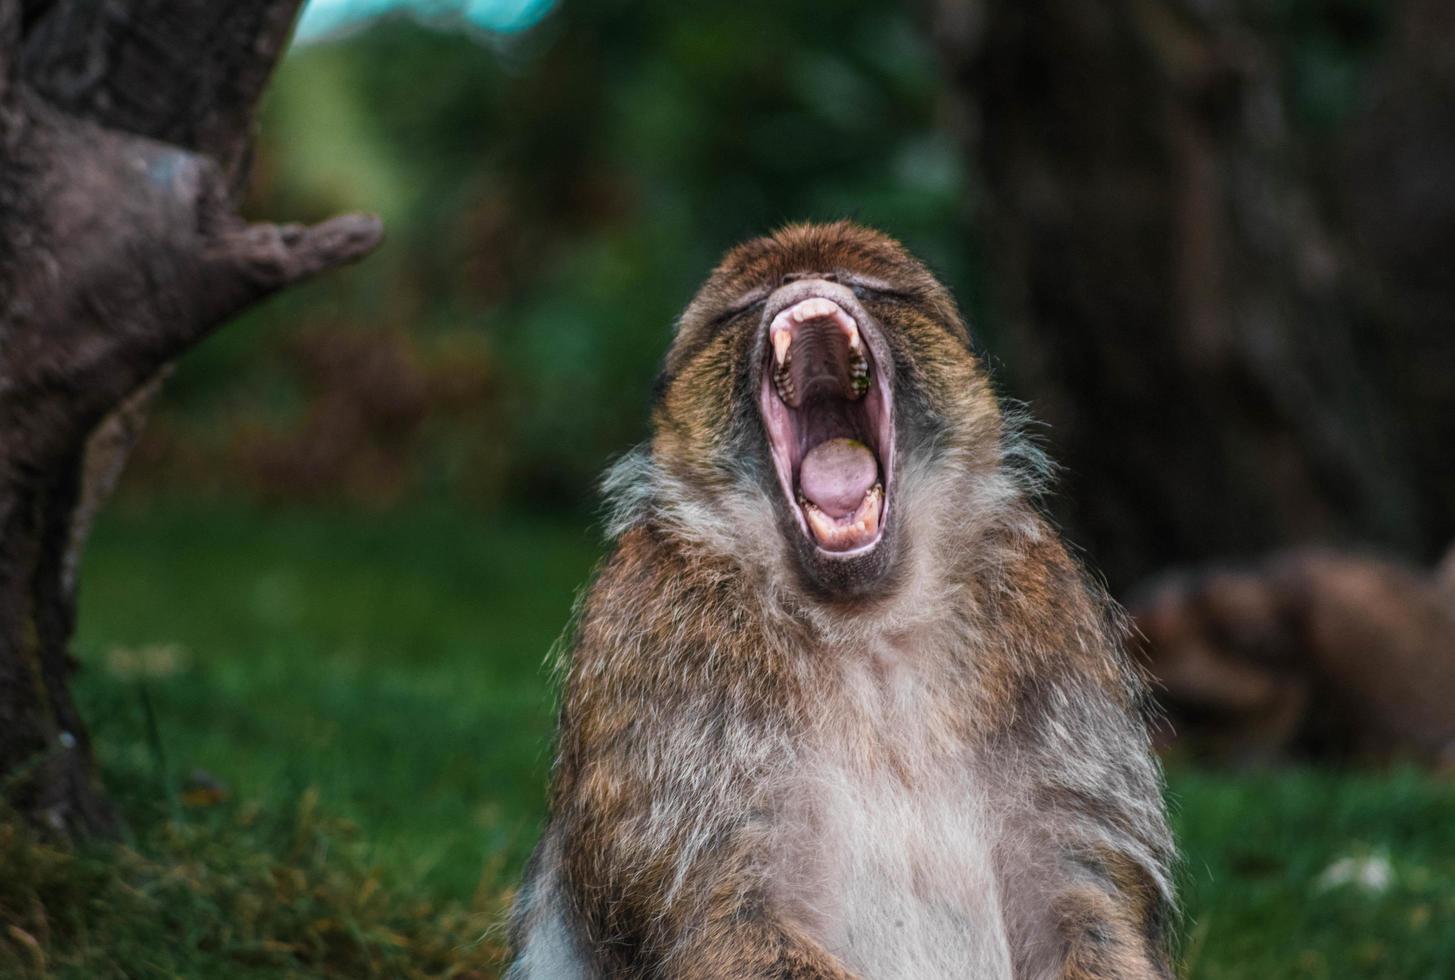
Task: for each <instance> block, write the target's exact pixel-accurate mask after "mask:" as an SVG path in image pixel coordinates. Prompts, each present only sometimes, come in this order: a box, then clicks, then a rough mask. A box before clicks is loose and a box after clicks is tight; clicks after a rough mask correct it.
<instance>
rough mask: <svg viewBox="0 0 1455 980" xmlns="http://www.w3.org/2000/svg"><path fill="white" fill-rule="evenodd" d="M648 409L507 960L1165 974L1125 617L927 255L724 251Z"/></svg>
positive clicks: (549, 974) (832, 246)
mask: <svg viewBox="0 0 1455 980" xmlns="http://www.w3.org/2000/svg"><path fill="white" fill-rule="evenodd" d="M652 418H653V435H652V438H651V441H650V444H649V445H648V446H646V447H644V448H643V449H641V450H638V451H637V452H635V453H633V454H631V455H629V456H627V457H626V458H625V459H624V460H622V461H621V462H620V463H619V464H618V465H617V466H616V467H615V468H614V470H613V471H612V473H611V474H610V475H609V477H608V479H607V488H608V491H609V493H610V494H611V496H612V499H613V503H614V511H613V519H612V527H611V532H612V535H613V536H614V539H615V550H614V551H613V552H612V554H611V555H610V557H609V558H608V559H607V560H606V562H605V564H604V565H603V567H602V569H601V571H600V573H599V575H598V577H597V579H596V582H595V583H594V585H593V586H592V587H591V589H590V591H589V592H588V594H587V595H586V597H585V599H584V603H583V606H582V608H581V610H580V614H579V622H578V623H577V625H576V632H575V637H574V643H573V645H572V647H571V650H570V652H569V654H568V657H567V662H566V663H565V664H564V671H565V689H564V692H563V696H562V703H561V714H560V730H559V744H558V755H557V760H556V765H555V770H554V776H553V782H552V789H551V800H550V818H549V822H548V825H547V827H546V830H545V833H544V836H543V838H542V840H541V842H540V844H539V846H538V848H537V851H536V854H535V856H534V858H533V860H532V862H531V865H530V867H529V869H528V871H527V874H526V881H525V883H524V885H523V887H522V889H521V892H520V895H519V898H518V901H517V908H516V913H515V921H514V925H513V945H514V948H515V950H516V960H515V963H514V965H513V966H512V968H511V972H510V973H509V974H508V976H510V977H511V978H513V980H527V978H529V980H556V978H567V977H682V978H744V980H746V978H760V977H761V978H768V977H772V978H784V980H787V978H792V980H807V978H816V980H829V978H835V980H841V978H849V977H863V978H889V977H896V978H931V977H947V978H948V977H955V978H966V977H972V978H1000V977H1026V978H1031V977H1065V978H1085V980H1090V978H1114V977H1115V978H1143V977H1165V976H1170V975H1171V971H1170V966H1169V959H1168V951H1167V941H1168V926H1169V918H1170V914H1171V909H1172V905H1173V896H1172V891H1171V884H1170V880H1169V863H1170V862H1171V860H1172V856H1173V847H1172V842H1171V839H1170V836H1169V832H1168V829H1167V825H1166V819H1165V814H1164V810H1163V802H1162V786H1161V776H1160V772H1159V769H1158V767H1157V764H1156V762H1155V761H1154V759H1153V757H1152V755H1151V752H1150V749H1149V745H1148V739H1147V735H1146V728H1145V725H1144V720H1143V718H1142V715H1141V712H1142V705H1143V691H1142V687H1141V684H1140V680H1139V677H1138V675H1137V674H1136V672H1135V671H1134V669H1133V668H1132V667H1131V666H1130V665H1129V662H1128V661H1127V660H1126V659H1125V657H1124V655H1123V653H1122V649H1121V647H1122V639H1123V626H1122V620H1121V617H1120V614H1119V613H1118V611H1117V609H1116V608H1115V606H1114V605H1113V604H1112V603H1111V602H1110V601H1109V600H1108V599H1107V598H1106V597H1105V596H1104V594H1103V593H1102V592H1101V590H1100V589H1099V588H1098V587H1096V586H1095V585H1094V584H1092V583H1091V582H1090V581H1089V579H1088V577H1087V574H1086V573H1085V571H1084V570H1083V569H1082V568H1081V567H1080V566H1079V565H1078V564H1077V562H1076V561H1075V560H1074V559H1073V558H1071V557H1070V556H1069V555H1068V553H1067V551H1066V548H1065V546H1064V545H1063V544H1062V543H1061V542H1060V541H1059V540H1058V538H1057V536H1056V534H1055V532H1054V531H1053V530H1052V529H1051V527H1050V526H1049V525H1048V524H1047V523H1046V522H1045V521H1044V520H1043V519H1042V518H1041V516H1040V515H1039V514H1038V512H1037V510H1036V508H1035V507H1034V506H1033V502H1032V498H1033V497H1034V496H1035V493H1036V492H1037V489H1038V482H1037V481H1038V479H1039V476H1040V472H1041V466H1040V465H1039V462H1038V459H1037V454H1036V453H1035V451H1034V449H1033V448H1032V447H1030V446H1028V445H1027V444H1026V443H1025V442H1024V440H1023V439H1021V437H1020V436H1019V434H1018V432H1017V430H1016V427H1015V425H1014V424H1013V420H1008V419H1007V417H1006V415H1005V413H1004V412H1003V411H1002V410H1001V408H1000V406H999V404H998V403H997V401H996V398H995V395H994V393H993V391H992V388H991V385H990V382H989V379H988V377H987V375H986V372H985V369H984V367H983V365H982V364H981V362H980V360H979V359H978V358H977V357H976V355H975V354H974V353H973V351H972V348H971V344H970V338H969V334H968V331H967V329H966V327H965V325H964V323H963V321H962V320H961V318H960V315H959V313H958V312H957V310H956V307H955V305H954V302H953V301H952V299H951V298H950V296H949V295H948V293H947V292H946V291H945V289H944V288H943V287H942V286H941V285H940V284H939V283H938V282H937V281H936V280H935V278H934V277H933V276H932V275H931V274H930V273H929V272H928V271H927V270H926V269H925V267H924V266H923V265H921V264H920V263H919V262H918V261H916V260H915V259H914V258H913V257H911V256H910V255H908V254H907V253H906V252H905V250H904V249H903V248H902V247H901V246H900V245H899V244H898V243H897V242H895V241H893V240H891V239H889V238H887V237H885V236H883V235H881V234H879V233H876V232H873V231H870V230H867V229H864V228H861V227H858V226H855V225H852V224H848V223H839V224H832V225H800V226H794V227H789V228H786V229H783V230H781V231H779V232H778V233H776V234H774V235H771V236H769V237H765V238H761V239H757V240H754V241H751V242H748V243H746V244H744V245H741V246H739V247H738V248H736V249H734V250H733V251H731V252H730V253H729V254H728V255H727V257H726V258H725V259H724V261H723V262H722V264H721V265H720V266H719V267H718V269H717V270H716V271H714V272H713V274H712V275H711V277H710V278H709V279H708V281H707V283H706V284H705V285H704V286H703V287H702V289H701V291H700V292H699V293H698V294H697V296H696V298H694V299H693V301H692V302H691V304H690V305H689V306H688V308H687V310H686V311H685V312H684V313H683V315H682V317H681V320H680V322H679V325H678V329H677V333H676V337H675V339H674V341H673V344H672V346H671V349H670V350H669V352H668V354H667V358H666V362H665V365H664V367H663V371H662V375H661V378H660V381H659V385H658V389H657V398H656V403H655V406H654V409H653V416H652Z"/></svg>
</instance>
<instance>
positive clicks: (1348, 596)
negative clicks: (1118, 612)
mask: <svg viewBox="0 0 1455 980" xmlns="http://www.w3.org/2000/svg"><path fill="white" fill-rule="evenodd" d="M1452 556H1455V551H1452ZM1451 568H1455V560H1452V559H1451V558H1447V559H1446V565H1445V567H1444V568H1443V569H1438V570H1436V572H1435V573H1434V574H1428V573H1424V572H1421V571H1418V570H1416V569H1413V568H1409V567H1406V566H1403V565H1400V564H1397V563H1395V562H1391V561H1384V560H1380V559H1375V558H1369V557H1364V556H1359V555H1348V554H1338V553H1334V552H1330V551H1321V550H1302V551H1292V552H1286V553H1283V554H1280V555H1276V556H1273V557H1271V558H1269V559H1268V560H1266V561H1264V562H1261V563H1259V564H1257V565H1253V566H1250V567H1247V568H1243V569H1213V570H1202V571H1199V572H1195V573H1181V574H1173V575H1168V576H1165V577H1163V578H1162V579H1160V580H1158V581H1156V582H1154V583H1152V584H1150V585H1148V586H1146V587H1144V588H1143V589H1142V590H1141V595H1140V597H1139V598H1138V600H1137V601H1136V602H1135V603H1134V604H1133V608H1134V611H1135V612H1136V617H1137V625H1138V626H1139V627H1140V629H1141V632H1142V633H1143V635H1144V637H1145V642H1144V644H1143V654H1144V656H1145V658H1146V662H1147V666H1148V668H1149V669H1150V670H1151V672H1152V673H1153V674H1154V675H1155V676H1156V677H1157V679H1158V682H1159V688H1160V691H1161V694H1162V697H1163V700H1164V702H1165V704H1166V708H1167V713H1168V716H1169V720H1170V722H1171V724H1170V726H1168V727H1167V728H1166V729H1165V730H1164V734H1165V735H1167V736H1168V737H1169V738H1168V740H1169V742H1170V740H1171V737H1174V736H1175V737H1176V738H1177V740H1178V741H1179V742H1180V743H1182V744H1183V745H1184V747H1185V748H1187V749H1189V750H1191V751H1194V752H1198V753H1203V754H1210V755H1215V756H1218V757H1221V758H1224V759H1228V760H1232V761H1241V762H1248V761H1254V762H1256V761H1266V760H1269V759H1272V758H1278V757H1286V756H1313V757H1318V758H1323V759H1330V760H1343V761H1350V760H1364V761H1385V760H1389V759H1391V758H1408V759H1414V760H1418V761H1422V762H1425V763H1427V764H1430V765H1433V766H1435V767H1438V768H1444V769H1451V768H1455V712H1452V710H1451V705H1452V704H1455V580H1452V579H1451V577H1450V569H1451Z"/></svg>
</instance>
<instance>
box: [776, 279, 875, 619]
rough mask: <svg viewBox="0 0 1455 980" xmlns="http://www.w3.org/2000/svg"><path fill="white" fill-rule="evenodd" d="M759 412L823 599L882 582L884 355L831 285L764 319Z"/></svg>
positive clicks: (786, 296) (820, 285) (802, 552)
mask: <svg viewBox="0 0 1455 980" xmlns="http://www.w3.org/2000/svg"><path fill="white" fill-rule="evenodd" d="M764 321H765V329H764V344H763V347H762V350H763V361H762V364H763V368H762V380H761V383H760V385H759V408H760V412H761V415H762V418H763V427H764V431H765V433H766V435H767V440H768V448H769V455H770V456H771V457H772V459H773V466H774V469H775V471H776V474H777V477H778V480H777V482H778V485H779V487H780V489H781V491H782V493H783V496H784V505H785V506H784V510H785V511H786V513H787V514H788V515H789V516H790V518H791V519H790V520H789V521H788V522H786V523H787V524H788V525H789V526H788V527H787V528H785V531H786V533H788V534H790V535H791V536H792V537H794V538H796V539H797V541H796V543H795V548H794V550H795V551H796V552H797V553H798V555H799V558H800V564H801V565H803V566H804V567H805V570H806V571H807V572H808V573H809V575H810V577H811V578H812V579H814V580H815V581H816V582H818V583H819V584H820V585H822V586H823V587H824V591H826V592H834V593H839V594H856V593H858V592H860V591H862V589H864V588H868V587H869V586H870V585H872V584H873V582H874V581H875V580H877V579H878V578H879V577H880V576H882V574H883V573H884V570H885V568H886V567H887V564H886V563H887V557H886V556H884V555H878V554H877V553H878V552H881V551H887V550H889V549H886V548H884V547H883V545H884V539H885V532H886V528H887V527H888V525H889V522H890V503H891V494H892V491H893V469H894V419H893V409H894V401H893V397H892V391H891V389H890V385H889V370H888V367H889V363H890V362H889V351H888V347H887V345H886V344H885V342H884V338H883V336H882V335H881V333H880V329H879V325H878V323H877V322H876V321H874V319H873V318H872V317H871V316H869V314H868V313H867V312H866V311H865V310H864V308H863V307H862V306H861V305H860V304H859V303H858V301H857V300H856V299H855V298H854V295H853V293H852V292H850V291H849V290H848V289H846V288H844V287H843V286H840V285H839V284H837V283H831V282H827V281H823V280H817V281H807V282H799V283H795V284H794V285H792V286H787V287H784V288H783V289H780V290H779V291H778V292H777V293H775V294H774V295H773V296H772V297H770V298H769V300H768V303H767V308H766V309H765V311H764Z"/></svg>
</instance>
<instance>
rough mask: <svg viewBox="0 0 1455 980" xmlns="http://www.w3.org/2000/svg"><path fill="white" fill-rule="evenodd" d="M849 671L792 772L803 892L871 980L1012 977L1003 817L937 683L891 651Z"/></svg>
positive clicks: (807, 909) (839, 950)
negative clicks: (950, 731) (1000, 853)
mask: <svg viewBox="0 0 1455 980" xmlns="http://www.w3.org/2000/svg"><path fill="white" fill-rule="evenodd" d="M846 670H848V671H849V673H848V674H846V677H845V687H844V688H843V689H842V693H843V697H844V701H843V703H842V704H839V705H826V706H825V711H826V714H828V715H830V716H834V715H837V716H839V717H838V718H837V719H835V718H833V717H830V718H829V719H828V720H827V721H826V723H825V725H824V727H823V732H824V738H823V740H822V742H821V744H819V745H817V746H815V747H814V748H813V750H812V751H811V752H810V753H809V754H808V756H807V757H806V758H805V759H804V760H803V762H804V764H803V766H802V767H801V768H800V769H799V770H798V772H797V773H795V774H792V775H790V776H789V777H788V778H789V780H790V783H791V784H792V785H791V789H790V790H789V795H790V796H791V797H792V798H794V799H795V800H797V801H798V802H797V803H796V804H795V805H793V806H792V807H790V810H791V811H794V812H795V818H794V819H793V820H791V821H790V822H791V824H792V825H793V826H795V827H796V828H797V832H796V833H793V834H792V837H794V838H795V839H794V840H791V841H789V842H787V843H788V844H789V847H788V848H787V850H786V851H785V853H787V854H792V853H793V852H795V851H796V852H797V857H796V858H794V859H793V863H794V864H795V865H796V867H793V868H790V869H787V870H788V875H786V876H785V877H786V878H788V879H789V880H792V881H794V882H795V884H793V885H790V886H789V888H790V889H791V891H792V892H793V894H792V896H791V898H792V900H793V901H794V904H796V905H797V906H798V908H800V909H802V910H803V914H804V917H805V924H806V925H807V926H808V927H809V928H810V930H811V931H812V932H813V933H814V935H815V936H816V937H817V938H818V939H819V940H820V941H821V942H822V943H823V944H824V946H825V947H826V948H828V949H829V950H830V951H831V952H832V953H833V954H834V955H835V956H837V957H838V958H839V959H840V960H841V961H842V962H843V963H844V964H845V965H846V966H848V967H850V968H851V969H852V970H854V971H855V972H856V973H857V974H859V975H860V976H863V977H864V978H866V980H891V978H896V980H897V978H904V980H910V978H915V980H932V978H941V977H944V978H951V977H953V978H956V980H1002V978H1009V977H1010V975H1011V966H1010V952H1009V948H1008V945H1007V942H1006V936H1005V926H1004V920H1003V915H1002V910H1001V902H1000V895H999V889H998V886H997V884H996V879H995V875H994V871H993V867H992V860H991V851H992V848H993V845H994V841H995V838H996V827H995V823H994V820H993V819H992V816H991V814H990V813H989V808H988V807H987V801H986V799H985V794H984V791H983V786H982V785H981V784H980V781H979V780H978V779H977V778H976V775H975V768H974V766H973V764H972V761H971V759H970V758H969V750H968V749H967V748H966V747H964V746H960V745H956V744H953V742H952V741H950V740H949V739H947V738H946V732H945V731H944V728H943V727H942V726H941V725H940V722H941V721H942V720H943V718H944V715H943V712H942V709H943V707H944V705H943V704H942V698H941V696H940V693H939V692H937V691H936V690H935V687H936V686H937V685H936V684H935V683H934V682H933V679H932V678H930V677H928V676H926V675H925V673H924V672H923V671H922V670H919V669H916V667H914V666H913V665H911V664H910V663H907V662H905V661H904V660H901V659H899V658H898V657H895V656H893V655H892V654H885V655H882V656H878V657H874V658H870V659H869V660H867V661H865V662H863V663H861V664H854V665H851V666H849V667H847V668H846ZM866 716H867V717H866ZM836 720H837V721H842V724H838V723H836ZM866 723H867V724H866ZM835 732H852V733H855V737H854V738H853V739H852V740H845V739H842V738H838V737H836V736H835V734H834V733H835ZM865 732H870V733H873V735H872V736H871V737H870V739H869V740H868V741H867V742H866V741H865V738H864V733H865ZM800 848H801V849H802V850H799V849H800Z"/></svg>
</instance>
